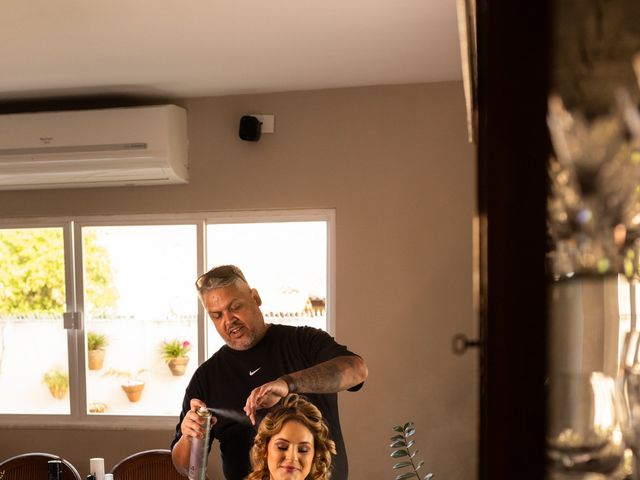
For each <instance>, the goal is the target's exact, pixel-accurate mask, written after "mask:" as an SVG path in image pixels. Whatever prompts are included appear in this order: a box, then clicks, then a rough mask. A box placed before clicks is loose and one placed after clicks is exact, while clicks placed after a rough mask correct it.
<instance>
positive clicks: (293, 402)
mask: <svg viewBox="0 0 640 480" xmlns="http://www.w3.org/2000/svg"><path fill="white" fill-rule="evenodd" d="M289 421H295V422H298V423H301V424H302V425H304V426H305V427H307V428H308V429H309V431H310V432H311V434H312V435H313V447H314V453H313V462H312V464H311V471H310V472H309V476H308V477H307V478H308V479H311V480H327V479H329V477H330V472H329V468H330V467H331V454H332V453H333V454H335V453H336V445H335V443H334V442H333V440H330V439H329V429H328V428H327V425H326V423H325V422H324V420H323V419H322V413H320V410H318V407H316V406H315V405H314V404H312V403H311V402H309V401H308V400H307V399H306V398H304V397H302V396H300V395H296V394H295V393H294V394H291V395H289V396H287V397H285V398H284V399H283V400H282V403H281V404H279V405H278V406H276V407H275V408H274V409H273V410H272V411H270V412H269V413H268V414H267V415H266V416H265V417H264V419H263V420H262V422H260V426H259V427H258V433H257V434H256V438H255V439H254V441H253V447H252V448H251V465H252V467H253V470H252V471H251V473H250V474H249V476H248V477H247V480H269V467H268V464H267V451H268V449H267V447H268V445H269V441H270V440H271V437H273V436H274V435H276V434H277V433H279V432H280V430H282V427H283V426H284V424H285V423H287V422H289Z"/></svg>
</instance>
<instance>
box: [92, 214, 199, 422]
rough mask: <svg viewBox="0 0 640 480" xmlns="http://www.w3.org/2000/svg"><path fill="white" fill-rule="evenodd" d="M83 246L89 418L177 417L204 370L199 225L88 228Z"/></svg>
mask: <svg viewBox="0 0 640 480" xmlns="http://www.w3.org/2000/svg"><path fill="white" fill-rule="evenodd" d="M82 245H83V262H84V274H83V282H84V306H85V318H86V320H85V334H86V345H87V349H86V350H85V352H86V353H87V365H86V374H87V403H88V405H87V411H88V413H89V414H95V415H109V414H116V415H171V416H174V415H175V413H176V405H180V404H181V402H182V396H183V395H184V390H185V388H186V384H187V382H188V381H189V379H190V378H191V375H192V373H193V371H194V370H195V368H196V367H197V366H198V358H197V351H198V347H197V339H198V332H197V295H196V294H195V288H194V286H193V282H194V280H195V278H196V272H197V271H196V227H195V225H145V226H115V227H114V226H107V227H84V228H82ZM163 342H165V343H166V349H165V352H164V353H166V354H167V355H168V356H165V355H163V350H162V346H163ZM89 348H90V350H89ZM170 356H174V357H175V359H174V361H170V359H169V357H170ZM165 358H166V359H165ZM168 362H170V363H168ZM184 362H187V363H186V364H184ZM176 363H178V364H179V365H178V367H176V368H174V369H173V370H172V369H171V368H170V365H174V364H176ZM180 365H182V368H183V370H180Z"/></svg>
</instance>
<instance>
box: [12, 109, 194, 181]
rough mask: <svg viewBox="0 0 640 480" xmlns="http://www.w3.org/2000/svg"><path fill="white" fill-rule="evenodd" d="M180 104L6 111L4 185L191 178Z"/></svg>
mask: <svg viewBox="0 0 640 480" xmlns="http://www.w3.org/2000/svg"><path fill="white" fill-rule="evenodd" d="M187 149H188V140H187V114H186V111H185V110H184V109H183V108H181V107H178V106H175V105H156V106H146V107H127V108H109V109H99V110H81V111H65V112H39V113H19V114H10V115H0V190H24V189H40V188H73V187H110V186H130V185H163V184H170V183H187V181H188V180H189V175H188V159H187Z"/></svg>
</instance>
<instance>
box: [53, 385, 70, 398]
mask: <svg viewBox="0 0 640 480" xmlns="http://www.w3.org/2000/svg"><path fill="white" fill-rule="evenodd" d="M67 390H68V387H63V386H56V385H51V386H49V391H50V392H51V396H52V397H53V398H57V399H58V400H59V399H61V398H64V396H65V395H66V394H67Z"/></svg>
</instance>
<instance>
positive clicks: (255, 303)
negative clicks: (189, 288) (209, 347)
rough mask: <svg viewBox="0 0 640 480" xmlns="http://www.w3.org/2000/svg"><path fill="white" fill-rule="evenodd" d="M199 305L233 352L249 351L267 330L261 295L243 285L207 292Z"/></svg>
mask: <svg viewBox="0 0 640 480" xmlns="http://www.w3.org/2000/svg"><path fill="white" fill-rule="evenodd" d="M202 303H203V305H204V307H205V310H206V311H207V313H208V314H209V317H210V318H211V321H212V322H213V325H214V326H215V327H216V330H217V331H218V334H219V335H220V336H221V337H222V339H223V340H224V342H225V343H226V344H227V345H228V346H229V347H230V348H232V349H234V350H248V349H249V348H251V347H253V346H254V345H255V344H256V343H258V342H259V341H260V340H261V339H262V337H263V336H264V334H265V332H266V331H267V327H266V325H265V323H264V318H263V317H262V312H261V311H260V308H259V307H260V304H261V303H262V301H261V300H260V296H259V295H258V292H256V291H255V289H250V288H249V287H248V286H246V285H240V286H238V285H230V286H228V287H222V288H214V289H213V290H209V291H208V292H205V293H204V294H203V295H202Z"/></svg>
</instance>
